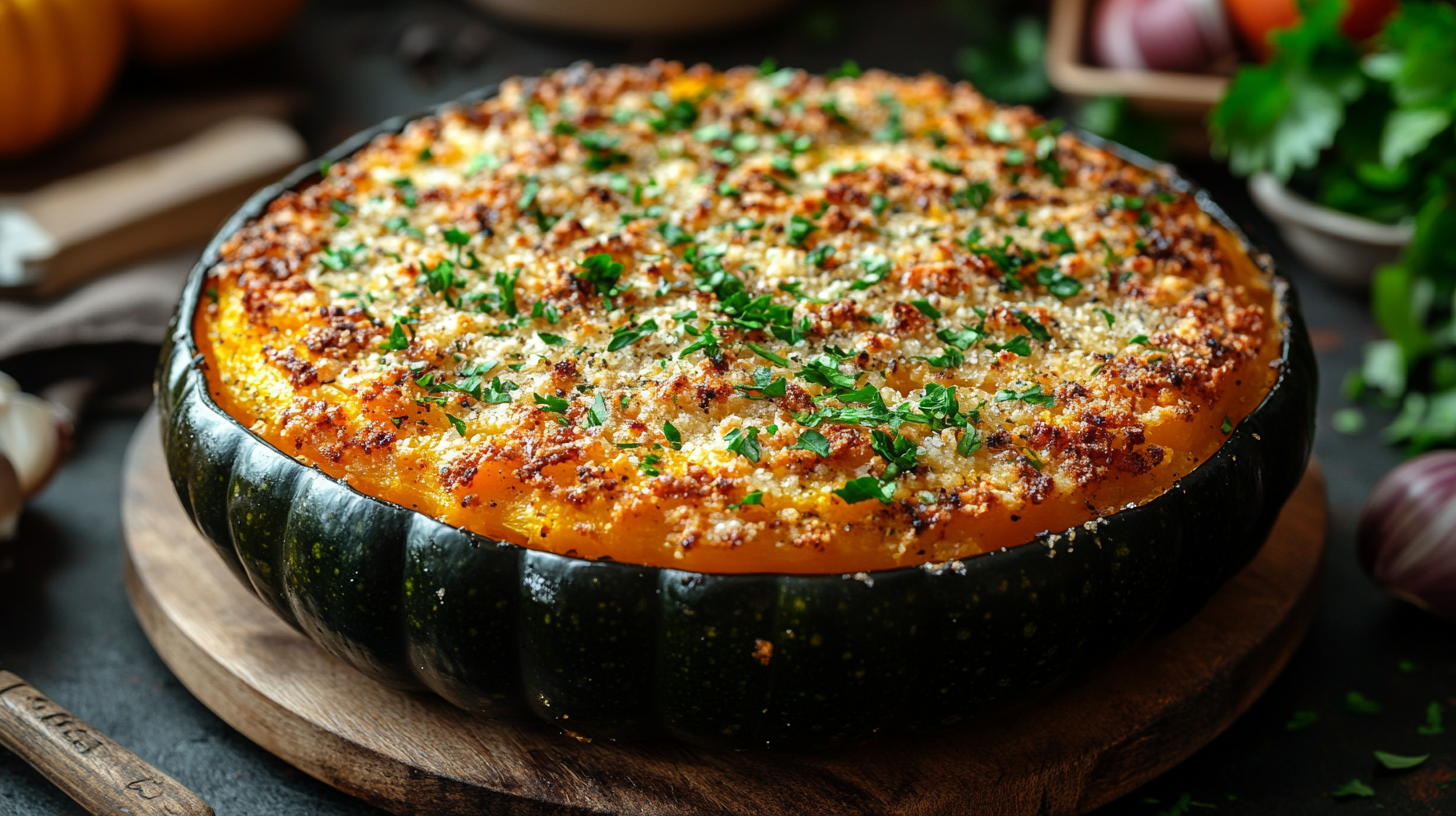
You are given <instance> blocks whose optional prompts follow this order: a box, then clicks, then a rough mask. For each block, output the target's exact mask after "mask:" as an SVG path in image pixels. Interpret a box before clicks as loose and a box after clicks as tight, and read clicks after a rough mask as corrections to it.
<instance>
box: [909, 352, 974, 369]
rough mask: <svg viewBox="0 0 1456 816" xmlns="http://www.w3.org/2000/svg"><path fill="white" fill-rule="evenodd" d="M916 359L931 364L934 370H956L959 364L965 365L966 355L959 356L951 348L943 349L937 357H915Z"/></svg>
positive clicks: (959, 354) (958, 353)
mask: <svg viewBox="0 0 1456 816" xmlns="http://www.w3.org/2000/svg"><path fill="white" fill-rule="evenodd" d="M916 359H917V360H924V361H925V362H927V363H929V364H931V365H932V366H935V367H936V368H956V367H958V366H960V365H961V364H963V363H965V361H966V355H964V354H961V353H960V352H959V351H957V350H955V349H953V348H944V349H941V350H940V354H939V355H938V356H935V357H917V358H916Z"/></svg>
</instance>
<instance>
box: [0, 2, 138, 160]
mask: <svg viewBox="0 0 1456 816" xmlns="http://www.w3.org/2000/svg"><path fill="white" fill-rule="evenodd" d="M125 48H126V22H125V19H124V17H123V13H122V9H121V8H120V7H119V6H118V5H117V0H0V158H5V157H9V156H16V155H19V154H22V153H25V152H28V151H30V150H33V149H34V148H36V147H39V146H41V145H43V144H45V143H46V142H48V141H50V140H51V139H53V138H55V137H56V136H58V135H60V134H62V133H65V132H67V131H69V130H71V129H72V128H74V127H75V126H77V125H79V124H81V123H82V122H83V121H85V120H86V119H87V118H88V117H89V116H90V115H91V113H92V112H93V111H94V110H95V109H96V107H97V105H99V104H100V102H101V100H102V98H103V97H104V96H105V94H106V91H107V90H108V89H109V88H110V87H111V82H112V80H113V79H114V78H115V76H116V71H117V68H118V67H119V66H120V65H121V59H122V56H123V54H124V52H125Z"/></svg>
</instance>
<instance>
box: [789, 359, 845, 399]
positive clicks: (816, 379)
mask: <svg viewBox="0 0 1456 816" xmlns="http://www.w3.org/2000/svg"><path fill="white" fill-rule="evenodd" d="M798 377H799V379H801V380H805V381H807V382H811V383H815V384H817V385H822V386H824V387H826V388H831V389H834V390H835V391H852V390H854V381H855V379H856V378H855V377H853V376H851V375H849V374H843V373H841V372H840V371H839V367H838V366H837V365H835V364H834V363H833V362H832V361H830V360H826V359H824V358H823V357H816V358H814V359H813V360H810V361H809V362H807V363H805V364H804V367H803V368H801V369H799V373H798Z"/></svg>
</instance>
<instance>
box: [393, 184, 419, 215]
mask: <svg viewBox="0 0 1456 816" xmlns="http://www.w3.org/2000/svg"><path fill="white" fill-rule="evenodd" d="M390 184H392V185H394V188H395V189H396V190H398V191H399V199H400V201H403V202H404V205H405V206H406V207H409V208H410V209H414V206H415V204H416V203H418V199H417V196H418V193H419V191H418V190H416V189H415V183H414V181H412V180H411V179H408V178H397V179H395V180H394V181H391V182H390Z"/></svg>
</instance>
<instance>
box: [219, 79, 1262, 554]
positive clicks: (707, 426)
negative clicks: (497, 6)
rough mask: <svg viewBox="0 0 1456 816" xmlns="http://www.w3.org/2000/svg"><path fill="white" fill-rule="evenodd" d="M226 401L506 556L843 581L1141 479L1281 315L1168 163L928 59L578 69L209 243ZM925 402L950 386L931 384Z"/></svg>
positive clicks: (353, 167)
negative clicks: (767, 67)
mask: <svg viewBox="0 0 1456 816" xmlns="http://www.w3.org/2000/svg"><path fill="white" fill-rule="evenodd" d="M208 290H209V294H208V295H207V298H208V299H207V300H206V301H205V302H204V308H202V309H200V310H199V313H198V319H197V324H196V330H197V334H198V338H199V342H200V343H201V346H202V348H203V351H204V353H205V354H206V355H207V356H208V360H209V379H210V381H211V383H212V388H213V391H214V393H215V394H216V396H217V398H218V400H219V402H220V403H221V404H222V405H223V406H224V407H225V408H226V409H227V410H228V411H229V412H231V413H232V414H233V415H234V416H236V417H238V418H239V419H241V420H243V421H244V422H245V423H247V424H249V425H250V426H252V427H253V428H254V430H255V431H256V432H258V433H259V434H261V435H262V436H264V437H265V438H267V439H269V440H270V441H272V442H273V443H274V444H277V445H278V446H279V447H280V448H282V449H283V450H285V451H287V452H289V453H292V454H295V455H297V456H299V457H300V458H301V459H302V460H303V461H307V462H310V463H313V464H317V465H319V466H320V467H323V468H324V469H325V470H327V471H328V472H330V473H332V474H334V475H336V476H339V477H341V478H346V479H348V480H349V481H350V483H351V484H354V485H355V486H356V487H359V488H360V489H361V490H364V491H365V492H368V493H371V494H373V495H377V496H380V497H382V498H386V499H391V500H394V501H397V502H399V503H401V504H404V505H406V506H411V507H416V508H419V509H421V510H422V511H424V512H427V513H429V514H431V515H434V516H436V517H438V518H441V519H442V520H445V521H447V522H450V523H454V524H459V525H461V526H465V527H469V528H471V529H474V530H477V531H478V532H481V533H483V534H486V535H490V536H494V537H497V538H501V539H503V540H508V541H512V542H515V543H519V544H523V545H526V546H531V547H538V548H543V549H550V550H553V551H556V552H570V553H575V554H579V555H584V556H589V557H597V556H611V557H613V558H617V559H619V560H627V561H633V562H640V563H649V564H659V565H670V566H678V567H683V568H687V569H701V570H709V571H723V572H748V571H760V570H773V571H786V572H850V571H861V570H869V569H878V568H883V567H889V566H895V565H904V564H914V563H923V562H927V561H938V560H944V559H947V558H952V557H957V556H963V555H970V554H974V553H976V552H981V551H985V550H988V549H994V548H996V547H1001V546H1008V545H1012V544H1016V543H1020V542H1023V541H1027V540H1029V539H1031V538H1032V537H1033V535H1035V534H1036V533H1037V532H1040V531H1041V530H1044V529H1062V528H1064V527H1067V526H1071V525H1073V524H1078V523H1081V522H1083V521H1086V520H1088V519H1089V518H1092V517H1094V516H1096V515H1099V514H1102V513H1106V512H1115V511H1116V509H1118V508H1120V507H1122V506H1124V505H1125V504H1127V503H1128V502H1141V501H1146V500H1147V499H1149V498H1151V497H1153V496H1156V495H1158V494H1159V493H1161V492H1162V491H1163V490H1165V489H1166V488H1167V486H1168V485H1170V484H1172V483H1173V481H1175V480H1176V479H1177V478H1178V477H1179V476H1181V475H1183V474H1186V473H1187V472H1188V471H1189V470H1191V469H1192V468H1193V467H1195V466H1196V465H1197V464H1198V463H1199V462H1200V461H1202V460H1203V459H1204V458H1206V457H1207V456H1208V455H1209V454H1211V453H1212V452H1213V451H1214V450H1216V449H1217V447H1218V446H1219V445H1220V444H1221V442H1222V439H1223V438H1224V435H1225V433H1226V431H1225V430H1224V428H1225V427H1226V425H1227V424H1228V423H1236V422H1237V421H1238V420H1239V419H1240V418H1242V416H1244V415H1245V414H1247V413H1248V411H1250V410H1252V409H1253V407H1254V406H1255V405H1256V404H1257V403H1258V402H1259V400H1260V399H1261V398H1262V396H1263V394H1264V393H1265V392H1266V391H1267V389H1268V388H1269V386H1270V385H1271V384H1272V381H1273V376H1274V373H1275V370H1274V368H1272V367H1271V365H1270V363H1271V362H1274V361H1276V360H1277V356H1278V351H1279V349H1278V342H1277V333H1278V330H1279V328H1280V326H1281V318H1280V316H1279V315H1277V314H1276V313H1275V312H1274V308H1275V307H1274V304H1273V300H1272V297H1271V294H1270V287H1269V281H1268V280H1267V278H1266V276H1264V275H1263V274H1262V273H1260V272H1259V271H1258V270H1257V269H1256V268H1255V267H1254V266H1253V264H1252V263H1251V262H1250V261H1249V259H1248V258H1247V257H1246V256H1245V255H1244V253H1243V251H1242V250H1241V249H1240V248H1239V247H1238V246H1237V244H1236V242H1235V241H1234V239H1233V238H1232V236H1230V235H1228V234H1227V233H1226V232H1225V231H1223V230H1222V229H1221V228H1220V227H1218V226H1217V225H1216V224H1214V223H1213V222H1212V220H1211V219H1210V218H1209V217H1208V216H1207V215H1206V214H1204V213H1202V212H1201V211H1200V210H1199V209H1198V207H1197V205H1196V203H1195V202H1194V201H1193V200H1192V199H1191V198H1190V197H1189V196H1187V195H1186V194H1183V193H1180V192H1178V190H1177V189H1175V188H1174V187H1173V186H1172V185H1171V184H1170V183H1169V182H1168V181H1167V180H1166V179H1164V178H1163V177H1161V176H1159V175H1157V174H1154V173H1150V172H1148V171H1145V170H1142V169H1140V168H1137V167H1135V166H1133V165H1130V164H1128V163H1126V162H1124V161H1122V160H1121V159H1119V158H1117V157H1116V156H1114V155H1112V154H1110V153H1108V152H1106V151H1103V150H1100V149H1097V148H1094V147H1091V146H1089V145H1086V144H1083V143H1081V142H1079V141H1078V140H1076V139H1075V138H1074V137H1072V136H1070V135H1067V134H1061V135H1057V134H1055V133H1054V132H1053V131H1052V129H1051V127H1050V126H1048V125H1047V124H1046V123H1045V122H1043V121H1042V120H1040V119H1039V118H1038V117H1036V116H1035V115H1034V114H1033V113H1032V112H1030V111H1028V110H1026V109H998V108H996V107H995V106H993V105H992V104H990V103H989V102H987V101H985V100H984V99H983V98H981V97H980V96H978V95H976V94H975V92H974V91H972V90H971V89H970V88H969V87H967V86H965V85H951V84H949V83H947V82H946V81H944V80H943V79H940V78H938V77H933V76H926V77H919V78H913V79H905V78H897V77H893V76H889V75H886V74H881V73H876V72H871V73H870V74H867V75H865V76H863V77H860V78H854V79H850V78H842V79H837V80H834V81H832V82H826V81H825V80H824V79H822V78H819V77H811V76H809V75H807V74H804V73H803V72H796V71H787V72H780V73H777V74H773V75H771V76H766V77H761V76H758V75H757V72H756V71H753V70H750V69H735V70H732V71H728V72H727V73H721V74H720V73H714V72H712V71H711V70H709V69H707V68H704V67H695V68H692V69H683V68H682V67H681V66H678V65H675V64H671V63H654V64H652V65H649V66H646V67H618V68H613V69H609V70H600V71H598V70H588V69H584V68H574V69H571V70H568V71H563V72H558V73H555V74H552V75H549V76H547V77H544V78H541V79H533V80H518V81H512V82H508V83H506V84H505V86H504V87H503V89H502V92H501V94H500V96H499V97H498V98H496V99H492V100H489V101H486V102H483V103H480V104H477V105H472V106H469V107H466V108H460V109H456V110H453V111H451V112H448V113H446V114H444V115H442V116H440V117H438V118H433V119H426V120H422V121H419V122H415V123H413V124H411V125H410V126H409V127H408V128H406V130H405V131H404V132H403V133H401V134H396V135H387V136H381V137H379V138H378V139H376V140H375V141H374V142H373V143H372V144H371V145H369V146H368V147H367V148H365V149H364V150H362V151H360V152H359V153H358V154H357V155H355V156H354V157H353V158H351V159H350V160H348V161H345V162H341V163H339V164H337V165H335V166H334V167H333V168H331V169H330V171H329V173H328V175H327V178H326V179H325V180H324V181H322V182H321V183H318V184H315V185H312V186H310V187H308V188H306V189H304V190H301V191H298V192H295V193H289V194H286V195H284V196H281V197H280V198H279V199H278V200H277V201H275V202H273V204H272V205H271V206H270V207H269V209H268V212H267V214H266V215H265V216H264V217H262V218H260V219H258V220H257V221H256V222H254V223H251V224H249V225H248V226H246V227H244V228H243V229H242V230H240V231H239V232H238V233H237V234H236V235H234V236H233V237H232V238H231V239H229V241H228V242H227V243H226V245H225V247H224V249H223V252H222V260H221V262H220V263H219V264H218V265H217V267H215V268H214V269H213V270H212V271H211V273H210V278H209V286H208ZM951 389H953V390H951Z"/></svg>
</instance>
